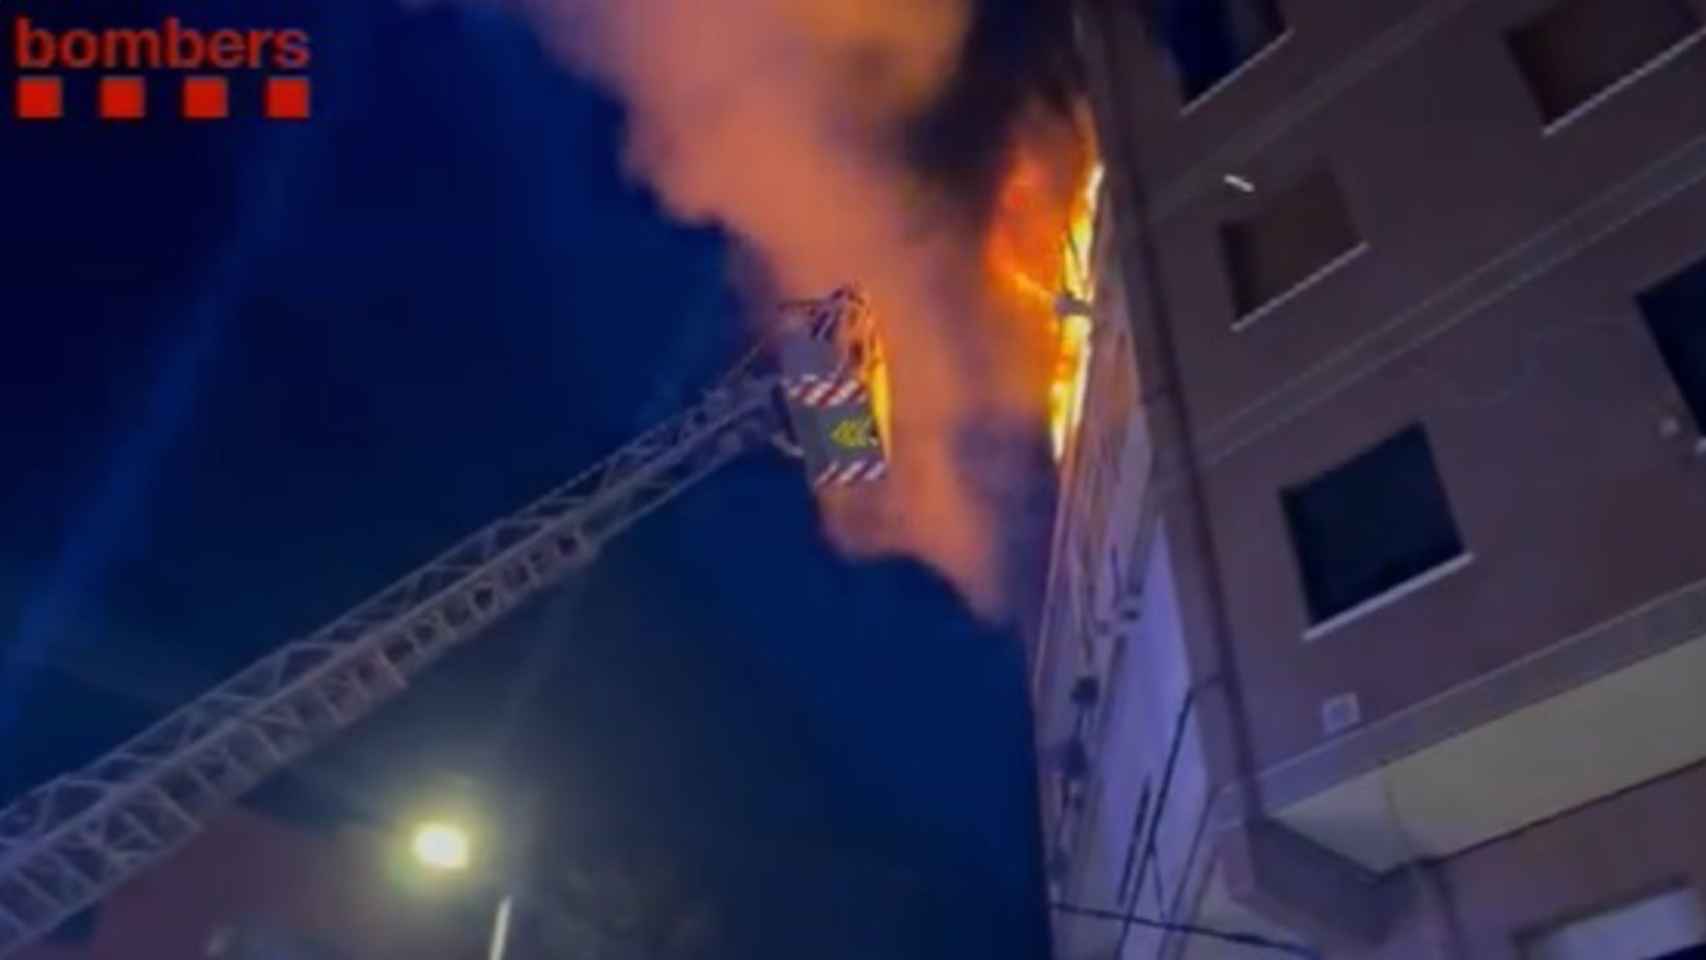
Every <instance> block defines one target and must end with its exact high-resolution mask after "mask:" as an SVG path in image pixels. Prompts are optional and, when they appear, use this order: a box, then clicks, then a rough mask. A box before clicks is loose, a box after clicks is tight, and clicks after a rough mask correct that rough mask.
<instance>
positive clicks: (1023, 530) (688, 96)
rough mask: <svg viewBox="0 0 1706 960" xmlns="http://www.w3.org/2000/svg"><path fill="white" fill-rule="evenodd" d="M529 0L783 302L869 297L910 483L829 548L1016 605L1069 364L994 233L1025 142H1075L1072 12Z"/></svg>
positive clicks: (640, 139) (674, 206)
mask: <svg viewBox="0 0 1706 960" xmlns="http://www.w3.org/2000/svg"><path fill="white" fill-rule="evenodd" d="M523 2H525V3H527V4H528V6H529V8H530V12H531V13H532V14H533V16H534V18H535V20H536V22H537V23H538V24H539V26H540V28H541V29H542V31H543V33H544V36H545V37H546V39H547V42H548V44H549V45H550V46H551V47H552V48H554V50H555V51H556V52H558V53H559V54H560V55H561V56H562V57H563V58H564V59H565V61H566V62H567V63H568V64H569V65H571V66H572V67H574V68H576V69H578V70H581V71H583V72H585V73H587V74H588V75H590V76H592V77H593V78H595V79H597V80H598V81H600V82H601V83H603V84H604V85H606V86H607V87H608V88H610V89H611V90H612V91H614V92H615V93H616V94H617V95H618V96H619V97H620V98H621V99H622V101H623V102H624V103H625V105H626V107H627V109H628V118H629V120H628V122H629V139H628V143H627V148H626V157H625V162H626V164H627V166H628V168H629V170H630V171H631V172H632V173H633V174H634V175H635V176H637V177H639V178H642V179H643V180H644V181H646V182H647V183H649V184H650V185H651V186H652V187H654V188H655V189H656V190H657V192H658V193H659V195H660V196H661V197H662V199H663V201H664V202H665V204H666V205H667V207H668V208H669V209H670V210H671V211H672V212H673V213H674V214H675V215H677V216H678V217H680V218H682V219H683V220H685V221H689V222H696V223H715V224H718V225H720V226H722V227H723V228H725V229H726V230H728V231H729V232H730V233H732V234H733V235H734V236H735V237H737V238H738V239H739V240H740V241H741V242H742V243H744V244H746V245H748V246H749V247H750V248H751V249H752V251H754V252H755V253H756V254H757V256H758V258H759V259H760V260H761V261H762V262H763V264H764V265H765V268H766V271H767V273H768V280H769V284H770V286H772V287H773V288H774V289H775V291H776V292H777V293H778V294H779V295H781V296H785V297H800V296H815V295H820V294H823V293H827V292H828V291H829V290H830V289H832V288H833V287H835V286H837V285H839V284H842V283H846V282H849V281H854V282H858V283H860V284H862V285H863V286H864V287H865V288H866V289H867V291H868V292H869V293H870V295H871V300H872V304H873V306H874V309H875V312H876V314H877V319H878V323H879V326H880V328H881V330H882V333H883V336H884V340H885V343H886V345H887V350H888V355H889V360H890V368H891V370H890V380H891V385H892V390H893V396H894V416H893V438H894V444H893V447H894V449H893V450H892V454H893V463H892V465H891V466H892V472H891V474H890V477H889V479H888V481H886V482H885V483H883V484H879V485H876V486H872V487H862V488H854V489H853V490H851V491H848V492H845V493H838V494H835V495H833V496H829V497H826V498H825V499H824V513H825V518H826V524H827V526H828V529H829V533H830V535H831V537H832V539H833V540H835V541H836V542H837V543H838V544H839V545H840V546H841V547H842V548H843V549H847V550H850V551H852V552H855V553H859V554H871V553H886V552H904V553H907V554H911V555H913V556H917V557H919V558H921V559H923V560H925V561H926V562H928V563H930V564H931V565H933V566H934V567H936V568H937V569H939V570H940V571H942V572H943V573H944V574H946V575H947V576H948V577H949V578H950V579H951V580H952V581H953V582H954V583H955V584H956V585H957V586H958V587H959V588H960V590H961V591H962V593H963V594H964V595H965V596H966V597H967V599H968V600H969V601H971V602H972V603H973V605H974V606H975V607H976V608H977V609H979V610H980V611H981V612H983V613H984V614H986V615H990V616H992V617H1001V616H1006V615H1010V614H1012V613H1014V612H1016V611H1015V610H1014V609H1013V607H1012V605H1011V604H1010V603H1008V602H1007V600H1006V597H1007V596H1009V595H1010V594H1012V593H1013V587H1014V576H1015V572H1016V569H1017V568H1015V566H1014V564H1013V562H1012V560H1013V557H1014V556H1015V551H1018V552H1019V553H1024V552H1027V551H1040V549H1041V544H1040V543H1034V542H1031V541H1036V540H1038V539H1039V523H1040V524H1041V527H1040V529H1041V531H1042V532H1041V534H1040V536H1041V537H1042V538H1045V539H1046V523H1047V519H1046V518H1047V514H1048V511H1049V507H1048V504H1049V503H1050V502H1051V500H1052V495H1051V494H1050V493H1049V486H1048V485H1049V484H1050V483H1051V482H1052V471H1051V470H1050V469H1049V465H1048V454H1047V449H1046V439H1045V434H1044V428H1043V421H1042V416H1043V406H1042V400H1043V396H1044V394H1045V393H1046V387H1045V386H1044V383H1045V381H1046V377H1047V371H1048V363H1049V360H1050V359H1051V354H1050V343H1049V341H1048V336H1047V330H1046V329H1039V326H1040V325H1039V324H1036V323H1032V322H1027V321H1026V319H1025V318H1023V317H1018V316H1016V315H1015V312H1014V311H1013V310H1012V309H1011V308H1010V305H1008V304H1005V303H1003V302H1002V300H1001V297H1000V296H999V295H998V293H996V292H995V291H993V290H992V285H991V282H990V277H989V269H988V264H987V258H986V256H985V250H984V247H985V242H984V238H985V236H986V234H987V233H988V230H989V227H990V218H991V217H992V216H993V215H994V214H995V213H996V212H997V211H996V206H997V205H996V204H995V203H994V200H995V197H996V194H997V192H998V189H997V188H998V184H999V182H1000V180H1001V178H1002V175H1003V171H1004V170H1006V169H1007V168H1008V166H1009V164H1010V162H1011V159H1010V158H1011V154H1012V153H1013V151H1014V144H1015V139H1016V138H1024V137H1028V136H1030V135H1031V134H1030V133H1028V132H1027V131H1040V130H1044V129H1047V130H1048V131H1049V132H1048V134H1047V136H1048V137H1053V136H1058V134H1059V131H1060V130H1061V129H1065V127H1062V125H1061V123H1059V122H1057V121H1059V119H1060V118H1061V117H1062V116H1063V115H1062V114H1061V113H1060V112H1059V111H1058V110H1057V109H1051V108H1050V106H1049V105H1050V104H1054V105H1056V106H1058V104H1059V102H1060V101H1061V95H1060V93H1059V90H1058V89H1057V88H1056V89H1051V87H1050V85H1049V84H1048V83H1046V82H1040V81H1039V80H1038V78H1039V77H1041V76H1044V75H1047V74H1049V73H1050V72H1051V70H1053V66H1052V65H1051V64H1049V62H1048V60H1049V58H1048V56H1047V55H1045V54H1043V53H1041V52H1040V51H1044V50H1054V49H1058V48H1059V44H1058V42H1057V41H1058V39H1059V37H1060V36H1061V33H1060V29H1061V27H1062V26H1063V24H1061V23H1059V22H1058V21H1059V20H1060V18H1061V17H1062V16H1063V14H1062V13H1059V12H1058V11H1059V10H1060V8H1063V7H1065V6H1066V5H1065V4H1059V3H1051V2H1048V0H1030V2H1028V3H1008V4H1005V5H1002V6H1000V7H997V6H996V5H995V4H994V3H987V4H979V3H976V2H973V0H523ZM1045 11H1055V12H1045ZM1054 72H1056V73H1058V71H1054ZM1039 105H1040V106H1041V109H1038V107H1039ZM1022 115H1023V116H1028V117H1029V118H1030V119H1027V120H1025V121H1024V122H1021V116H1022ZM1038 118H1054V119H1052V120H1043V121H1041V122H1039V120H1038ZM1045 141H1046V137H1045ZM1066 162H1067V163H1072V162H1075V161H1073V160H1072V159H1070V158H1068V159H1067V161H1066ZM1019 566H1020V567H1025V566H1026V564H1020V565H1019ZM1030 566H1034V563H1033V564H1030ZM1021 575H1022V574H1021Z"/></svg>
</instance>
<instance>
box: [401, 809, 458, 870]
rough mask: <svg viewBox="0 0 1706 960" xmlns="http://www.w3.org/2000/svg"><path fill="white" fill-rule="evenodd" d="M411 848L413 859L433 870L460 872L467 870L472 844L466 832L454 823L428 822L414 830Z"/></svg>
mask: <svg viewBox="0 0 1706 960" xmlns="http://www.w3.org/2000/svg"><path fill="white" fill-rule="evenodd" d="M410 846H411V848H412V849H413V850H414V852H415V859H416V860H419V861H420V862H421V863H422V864H423V865H425V866H427V867H430V868H432V869H434V870H444V871H462V870H466V869H468V861H469V859H470V857H469V853H470V850H471V849H472V847H473V843H472V842H471V841H470V840H469V839H468V831H467V830H464V829H462V828H461V827H459V826H457V825H456V824H454V823H449V822H446V821H442V820H429V821H427V822H426V823H423V824H421V825H420V826H418V827H416V828H415V839H414V843H412V844H411V845H410Z"/></svg>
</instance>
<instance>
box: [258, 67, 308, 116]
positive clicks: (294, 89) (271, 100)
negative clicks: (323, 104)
mask: <svg viewBox="0 0 1706 960" xmlns="http://www.w3.org/2000/svg"><path fill="white" fill-rule="evenodd" d="M308 91H309V87H308V78H307V77H268V78H267V91H266V99H267V116H268V117H270V118H272V119H274V120H306V119H308Z"/></svg>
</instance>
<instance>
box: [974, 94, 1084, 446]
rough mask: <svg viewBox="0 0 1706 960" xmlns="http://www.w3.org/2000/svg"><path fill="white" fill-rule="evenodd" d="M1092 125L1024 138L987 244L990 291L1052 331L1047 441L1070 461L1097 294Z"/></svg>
mask: <svg viewBox="0 0 1706 960" xmlns="http://www.w3.org/2000/svg"><path fill="white" fill-rule="evenodd" d="M1087 129H1088V128H1087V124H1084V123H1082V122H1081V123H1080V124H1078V125H1077V127H1076V129H1075V130H1074V131H1073V132H1074V135H1075V136H1074V137H1073V143H1072V146H1075V147H1076V148H1077V149H1069V148H1068V147H1065V146H1063V145H1062V139H1063V138H1062V136H1060V135H1055V136H1035V135H1033V136H1029V137H1026V136H1021V137H1020V138H1019V140H1018V141H1017V142H1016V143H1015V145H1014V148H1013V156H1012V161H1011V164H1010V166H1009V168H1008V171H1007V175H1006V178H1005V180H1004V181H1003V184H1002V188H1001V193H1000V196H999V197H998V198H997V205H996V211H995V216H994V219H993V221H992V223H991V227H990V231H989V235H988V237H987V238H986V242H985V246H984V263H985V266H986V268H987V270H988V273H989V277H990V282H991V286H992V287H993V289H994V291H995V293H996V296H997V297H998V299H999V300H1000V301H1001V302H1002V303H1003V304H1004V306H1005V307H1006V308H1007V311H1008V312H1010V313H1012V314H1013V315H1014V316H1016V317H1017V318H1019V320H1020V322H1024V323H1030V324H1036V325H1040V326H1042V327H1044V328H1046V329H1047V330H1048V331H1049V337H1048V340H1047V342H1048V343H1049V344H1050V345H1051V348H1052V350H1053V351H1054V355H1053V356H1052V358H1050V360H1051V362H1050V365H1049V373H1048V397H1047V404H1048V423H1049V440H1050V446H1051V449H1052V450H1053V452H1054V457H1055V460H1056V461H1057V462H1058V461H1060V460H1062V459H1064V458H1065V456H1066V452H1067V449H1068V448H1069V445H1070V443H1071V439H1072V437H1073V436H1074V435H1075V434H1076V433H1077V430H1078V423H1079V420H1080V419H1081V418H1082V416H1083V410H1084V387H1085V375H1086V372H1087V371H1088V370H1089V364H1090V333H1091V317H1090V315H1089V313H1088V310H1087V308H1088V306H1089V304H1090V301H1091V299H1092V295H1093V290H1094V277H1093V276H1092V266H1091V244H1092V242H1093V234H1094V230H1095V218H1096V200H1097V197H1098V195H1099V193H1100V189H1101V178H1102V167H1101V164H1100V163H1099V162H1098V161H1097V160H1096V158H1095V153H1094V150H1093V147H1092V145H1091V142H1090V139H1089V136H1088V133H1087Z"/></svg>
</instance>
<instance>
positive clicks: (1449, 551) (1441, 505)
mask: <svg viewBox="0 0 1706 960" xmlns="http://www.w3.org/2000/svg"><path fill="white" fill-rule="evenodd" d="M1281 499H1282V501H1283V503H1284V508H1285V515H1286V519H1287V521H1289V523H1290V526H1291V539H1292V546H1293V548H1294V549H1295V550H1296V551H1297V560H1298V566H1299V567H1300V568H1301V570H1302V573H1303V587H1304V595H1305V598H1306V600H1307V602H1308V606H1309V615H1310V618H1311V621H1312V622H1313V623H1314V624H1316V625H1320V624H1322V623H1324V622H1326V621H1328V620H1331V619H1333V618H1334V617H1337V616H1339V615H1341V614H1344V613H1346V612H1347V611H1350V610H1351V609H1352V608H1354V607H1357V606H1359V605H1361V604H1364V603H1367V602H1369V601H1371V600H1373V599H1375V598H1377V597H1380V596H1381V595H1383V594H1385V593H1387V592H1388V591H1390V590H1392V589H1394V588H1396V587H1399V586H1401V585H1403V584H1405V583H1407V582H1409V581H1411V580H1413V579H1415V578H1416V577H1419V576H1421V575H1422V574H1425V573H1428V572H1430V571H1432V570H1434V569H1435V568H1438V567H1441V566H1442V565H1444V564H1446V563H1448V562H1450V561H1452V560H1454V559H1457V558H1459V557H1461V556H1462V555H1463V542H1462V540H1461V539H1460V538H1459V536H1458V533H1457V525H1456V523H1455V522H1454V521H1453V520H1452V516H1451V508H1450V506H1449V504H1447V503H1446V499H1445V491H1444V489H1443V487H1442V486H1441V484H1440V479H1439V473H1438V471H1437V470H1436V469H1435V467H1434V457H1433V450H1432V448H1431V447H1430V446H1429V444H1428V438H1427V433H1426V432H1425V431H1424V430H1423V429H1422V428H1421V426H1419V425H1415V426H1410V427H1407V428H1405V429H1404V430H1402V431H1400V432H1399V433H1398V434H1396V435H1394V436H1392V437H1390V438H1388V439H1386V440H1384V441H1382V442H1381V443H1379V444H1378V445H1376V446H1375V447H1374V448H1372V449H1370V450H1368V451H1366V452H1364V453H1362V454H1360V455H1359V456H1357V457H1356V459H1354V460H1351V461H1350V462H1348V463H1345V464H1342V465H1340V466H1338V467H1335V468H1333V469H1331V470H1329V471H1327V472H1326V473H1323V474H1321V475H1320V476H1318V477H1316V478H1315V479H1313V480H1311V481H1309V482H1308V483H1305V484H1303V485H1301V486H1298V487H1293V488H1289V489H1286V490H1283V491H1281Z"/></svg>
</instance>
